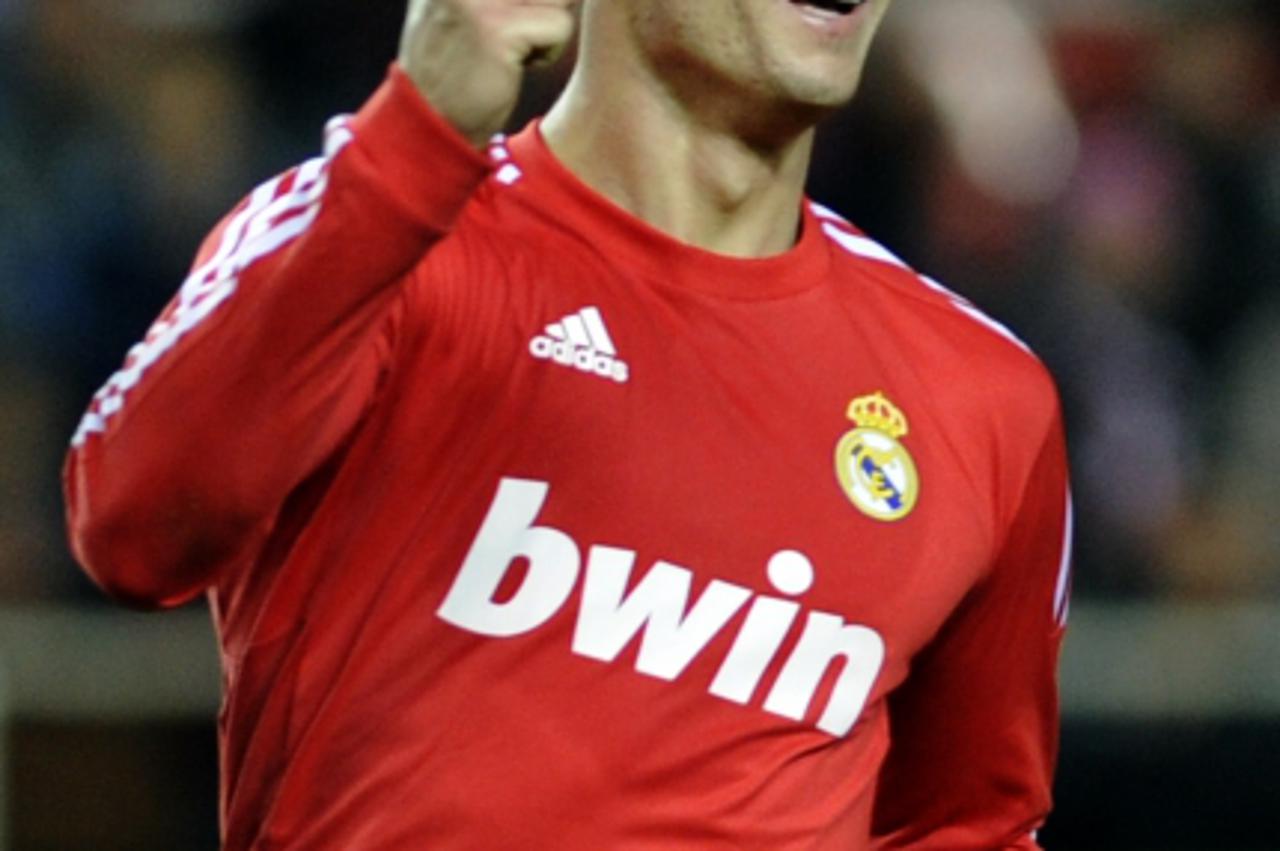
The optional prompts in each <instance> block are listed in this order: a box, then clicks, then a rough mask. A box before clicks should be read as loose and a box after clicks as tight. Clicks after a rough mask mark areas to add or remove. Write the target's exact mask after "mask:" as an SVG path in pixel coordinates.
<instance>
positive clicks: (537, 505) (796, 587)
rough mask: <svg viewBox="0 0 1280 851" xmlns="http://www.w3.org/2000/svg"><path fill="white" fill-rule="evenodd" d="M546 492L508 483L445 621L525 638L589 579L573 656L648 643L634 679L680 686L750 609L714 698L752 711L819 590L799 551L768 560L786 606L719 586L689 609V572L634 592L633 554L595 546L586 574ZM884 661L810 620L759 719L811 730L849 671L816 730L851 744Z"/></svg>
mask: <svg viewBox="0 0 1280 851" xmlns="http://www.w3.org/2000/svg"><path fill="white" fill-rule="evenodd" d="M549 490H550V485H548V484H547V483H546V482H540V481H534V480H528V479H514V478H504V479H502V481H501V483H500V484H499V485H498V490H497V494H496V495H495V497H494V500H493V503H492V505H490V507H489V512H488V514H487V515H486V516H485V519H484V522H483V523H482V524H481V526H480V530H479V532H478V533H477V534H476V538H475V540H474V541H473V542H472V544H471V549H470V550H469V551H468V553H467V555H466V558H465V559H464V560H463V563H462V567H461V569H460V570H459V571H458V575H457V577H456V578H455V579H454V581H453V585H452V586H451V587H450V589H449V592H448V594H447V595H446V596H445V599H444V602H443V603H442V604H441V606H440V608H439V609H438V611H437V614H438V615H439V616H440V618H442V619H443V620H445V621H447V622H448V623H450V624H453V625H454V626H456V627H458V628H459V629H463V630H466V631H468V632H472V633H476V634H478V635H484V636H489V637H493V638H509V637H512V636H517V635H522V634H524V633H527V632H531V631H532V630H535V629H537V628H538V627H540V626H542V625H543V624H545V623H546V622H547V621H548V620H550V619H551V618H552V616H554V615H555V614H556V613H557V612H558V611H560V609H561V608H562V607H563V606H564V604H565V603H566V602H567V601H568V599H569V597H570V595H571V594H572V593H573V590H574V587H575V586H577V585H578V579H579V576H580V574H583V573H585V576H584V577H583V581H582V587H581V605H580V607H579V610H578V620H577V624H576V626H575V628H574V633H573V642H572V648H571V650H572V652H573V653H575V654H577V655H579V656H584V657H586V658H589V659H596V660H599V661H601V662H613V661H615V660H616V659H617V658H618V656H619V654H621V653H622V651H623V649H624V648H625V647H626V646H627V645H628V644H629V643H630V642H631V641H632V640H633V639H635V638H636V636H637V635H639V640H640V648H639V653H638V654H637V657H636V662H635V669H636V671H638V672H639V673H641V674H645V675H647V676H651V677H656V678H658V679H661V680H667V681H675V680H676V679H677V678H678V677H679V676H680V674H681V673H682V672H683V671H684V670H685V669H686V668H687V667H688V666H689V664H690V663H691V662H692V661H693V660H694V659H695V658H697V657H698V655H699V654H701V653H702V652H703V650H705V649H706V647H707V645H708V644H709V643H710V642H711V641H712V639H714V638H715V637H716V636H717V635H718V634H720V632H721V631H722V630H723V629H724V628H725V627H726V625H727V624H728V623H729V621H730V620H732V619H733V617H734V615H736V614H737V613H738V612H739V611H741V610H742V609H743V608H744V607H746V609H747V612H746V617H745V618H744V619H743V621H742V625H741V626H740V627H739V628H738V634H737V636H736V638H735V639H734V641H733V644H732V646H731V647H730V649H729V652H728V653H727V654H726V655H725V657H724V659H723V660H722V661H721V663H720V667H719V670H718V671H717V673H716V675H715V678H714V679H713V680H712V682H711V685H710V687H709V689H708V691H709V693H710V694H712V695H714V696H716V697H719V698H721V699H724V700H728V701H732V702H734V703H739V704H748V703H750V702H751V700H752V698H753V696H754V695H755V693H756V690H757V688H758V687H759V685H760V682H761V681H762V680H763V679H764V675H765V673H766V671H767V669H768V668H769V666H770V664H771V663H772V662H773V661H774V658H775V656H776V655H777V654H778V651H779V650H780V649H781V647H782V645H783V642H784V641H785V640H786V638H787V635H788V633H789V632H790V631H791V629H792V627H793V626H794V625H795V624H796V622H797V621H798V620H799V619H800V618H799V615H800V611H801V607H800V604H799V603H798V602H796V600H795V599H794V598H798V597H801V596H803V595H804V594H805V593H807V592H808V591H809V589H810V588H811V587H812V586H813V579H814V573H813V565H812V563H811V562H810V561H809V559H808V558H807V557H806V556H804V555H803V554H802V553H800V552H797V551H795V550H782V551H779V552H778V553H776V554H774V556H773V557H772V558H771V559H770V560H769V563H768V567H767V574H768V578H769V581H770V584H771V585H772V586H773V587H774V588H775V589H776V590H777V591H778V592H779V593H780V594H782V595H783V596H782V597H771V596H766V595H755V594H754V593H753V592H752V591H751V590H750V589H748V588H744V587H742V586H740V585H735V584H733V583H731V582H724V581H722V580H718V579H717V580H714V581H712V582H711V583H710V584H709V585H708V586H707V587H706V589H705V590H704V591H703V592H702V594H701V595H700V596H699V597H698V599H697V600H695V601H694V602H693V604H692V605H690V603H689V592H690V588H691V586H692V582H693V573H692V571H690V570H688V569H687V568H684V567H681V566H679V565H676V564H672V563H670V562H667V561H658V562H656V563H654V564H653V566H652V567H650V568H649V570H648V572H647V573H646V574H645V576H644V577H643V578H642V579H641V580H640V581H639V582H638V583H636V584H635V586H634V587H633V588H632V590H631V592H630V593H627V588H628V586H629V585H630V584H631V583H630V578H631V572H632V570H633V569H634V568H635V561H636V553H635V551H634V550H627V549H621V548H618V547H608V546H599V545H597V546H592V547H591V548H590V550H589V552H588V554H587V559H586V569H585V571H583V570H582V554H581V552H580V550H579V548H578V545H577V543H576V542H575V541H574V540H573V539H572V538H571V537H569V535H567V534H566V533H564V532H562V531H561V530H559V529H555V528H553V527H551V526H537V525H534V521H535V520H536V519H537V517H538V513H539V512H540V511H541V510H542V506H543V504H544V503H545V502H546V499H547V494H548V492H549ZM520 559H524V560H525V561H526V562H527V570H526V573H525V576H524V579H523V581H522V582H521V583H520V585H519V587H518V588H517V589H516V590H515V593H513V594H510V595H504V597H505V599H503V600H502V601H501V602H498V601H497V600H496V597H497V594H498V589H499V587H501V586H502V584H503V580H504V579H505V578H506V576H507V573H508V571H509V570H510V569H511V567H512V565H513V564H515V563H516V562H517V561H519V560H520ZM753 598H754V599H753ZM786 598H792V599H786ZM884 656H885V645H884V640H883V639H882V638H881V637H880V635H879V633H877V632H876V631H875V630H873V629H871V628H870V627H866V626H860V625H857V624H848V623H845V621H844V619H843V618H841V617H840V616H839V615H835V614H831V613H828V612H819V611H809V612H808V613H807V614H806V615H805V617H804V618H803V626H802V628H801V631H800V634H799V638H798V640H797V641H796V643H795V646H794V649H792V651H791V653H790V655H788V656H787V658H786V660H785V661H784V662H783V663H782V666H781V669H780V671H779V673H778V676H777V678H776V679H775V680H774V683H773V686H772V688H770V689H769V692H768V694H767V695H766V696H765V699H764V702H763V704H762V708H763V709H764V711H765V712H769V713H772V714H774V715H779V716H782V717H784V718H789V719H792V720H795V721H802V720H803V719H804V718H805V716H806V714H807V713H808V710H809V705H810V703H812V702H813V699H814V697H815V695H816V694H817V692H818V689H819V686H820V685H821V683H822V681H823V679H824V677H825V676H826V674H827V672H828V670H829V669H830V668H831V666H832V665H836V664H839V663H840V662H841V661H843V666H842V667H841V670H840V672H839V674H838V676H837V677H836V680H835V686H834V688H833V689H832V691H831V695H830V697H829V699H828V700H827V704H826V706H825V707H823V709H822V712H821V714H820V715H819V716H818V718H817V721H816V726H817V727H818V729H820V730H822V731H824V732H826V733H829V734H830V735H832V736H844V735H846V734H847V733H848V732H849V730H851V729H852V728H853V725H854V724H855V723H856V722H857V720H858V717H859V716H860V715H861V714H862V710H863V708H864V706H865V704H866V701H867V697H868V695H869V694H870V693H871V688H872V686H873V685H874V684H875V681H876V678H877V677H878V676H879V675H880V670H881V668H882V666H883V664H884Z"/></svg>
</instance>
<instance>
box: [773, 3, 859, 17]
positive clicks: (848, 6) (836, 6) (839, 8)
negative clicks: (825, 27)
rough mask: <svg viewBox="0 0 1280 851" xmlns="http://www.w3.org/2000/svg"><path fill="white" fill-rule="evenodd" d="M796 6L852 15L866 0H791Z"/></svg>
mask: <svg viewBox="0 0 1280 851" xmlns="http://www.w3.org/2000/svg"><path fill="white" fill-rule="evenodd" d="M791 2H792V3H793V4H794V5H796V6H808V7H810V8H812V9H819V10H821V11H823V12H830V13H832V14H836V15H851V14H853V13H854V12H855V11H857V9H858V7H859V6H861V5H862V4H863V3H865V2H866V0H791Z"/></svg>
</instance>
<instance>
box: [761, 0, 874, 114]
mask: <svg viewBox="0 0 1280 851" xmlns="http://www.w3.org/2000/svg"><path fill="white" fill-rule="evenodd" d="M751 2H752V3H753V4H754V5H758V6H760V7H761V8H760V10H759V11H760V13H761V14H762V15H768V16H769V22H768V24H767V27H768V29H767V35H768V36H770V39H769V41H767V42H766V43H765V53H766V55H767V56H768V58H769V59H770V60H772V63H773V66H774V67H773V70H774V74H775V76H777V77H778V78H779V79H778V82H779V83H781V84H783V86H784V88H785V90H786V93H787V94H788V95H790V96H792V97H794V98H796V100H798V101H801V102H805V103H808V104H810V105H813V106H818V107H829V108H830V107H838V106H841V105H843V104H844V103H846V102H847V101H848V100H849V99H850V98H852V97H853V94H854V92H855V91H856V89H857V87H858V82H859V80H860V79H861V76H862V68H863V65H864V64H865V63H866V59H867V53H868V51H869V50H870V47H871V42H872V39H873V38H874V36H875V33H876V31H877V29H878V28H879V25H880V21H881V19H882V18H883V17H884V13H885V11H886V10H887V9H888V6H889V3H890V2H891V0H751Z"/></svg>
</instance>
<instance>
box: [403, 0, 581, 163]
mask: <svg viewBox="0 0 1280 851" xmlns="http://www.w3.org/2000/svg"><path fill="white" fill-rule="evenodd" d="M575 4H576V0H410V2H409V12H408V16H407V18H406V20H405V26H404V33H403V34H402V36H401V39H400V55H399V62H400V65H401V67H403V68H404V70H405V71H406V72H407V73H408V75H409V77H410V78H411V79H412V80H413V81H414V83H416V84H417V86H418V89H419V90H420V91H421V92H422V94H423V96H425V97H426V99H427V100H428V101H429V102H430V103H431V105H432V106H433V107H434V108H435V109H436V111H438V112H439V113H440V114H441V115H443V116H444V117H445V118H446V119H447V120H448V121H449V122H450V123H452V124H453V126H454V127H456V128H457V129H458V130H459V131H460V132H461V133H462V134H463V135H464V136H466V137H467V138H468V139H470V140H471V141H472V142H473V143H474V144H475V145H476V146H477V147H480V146H483V145H485V144H486V143H488V141H489V138H490V137H491V136H492V135H493V134H494V133H497V132H498V131H499V130H501V129H502V126H503V124H504V123H505V122H506V120H507V118H508V117H510V115H511V111H512V110H513V109H514V108H515V105H516V99H517V98H518V97H519V95H520V84H521V82H522V81H523V79H524V72H525V69H526V68H528V67H529V66H530V65H531V64H535V63H539V62H544V61H550V60H552V59H554V58H555V57H556V56H558V55H559V53H560V51H561V50H563V49H564V46H565V45H566V44H567V43H568V42H569V39H570V38H571V37H572V36H573V28H574V20H575V18H574V14H573V7H574V5H575Z"/></svg>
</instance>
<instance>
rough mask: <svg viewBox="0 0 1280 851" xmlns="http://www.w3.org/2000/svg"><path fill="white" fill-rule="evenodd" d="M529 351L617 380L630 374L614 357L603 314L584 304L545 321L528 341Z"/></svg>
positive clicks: (624, 378) (623, 379) (623, 364)
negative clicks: (567, 313) (548, 321)
mask: <svg viewBox="0 0 1280 851" xmlns="http://www.w3.org/2000/svg"><path fill="white" fill-rule="evenodd" d="M529 354H531V355H533V356H534V357H535V358H537V359H538V360H549V361H552V362H553V363H558V364H560V365H561V366H569V367H573V368H574V369H577V370H579V371H581V372H586V373H590V374H592V375H598V376H600V377H601V378H612V379H613V380H614V381H616V382H618V383H619V384H625V383H626V382H627V379H629V378H630V377H631V369H630V367H628V366H627V364H626V362H625V361H623V360H621V359H619V358H618V350H617V348H615V347H614V345H613V338H612V337H610V336H609V330H608V329H607V328H605V327H604V317H602V316H601V315H600V308H598V307H584V308H582V309H581V310H579V311H578V312H576V313H571V314H569V315H568V316H566V317H565V318H564V319H561V320H560V321H559V322H553V323H551V324H550V325H548V326H547V327H546V329H545V331H544V332H543V333H542V334H539V335H538V336H536V337H534V338H533V339H532V340H530V341H529Z"/></svg>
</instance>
